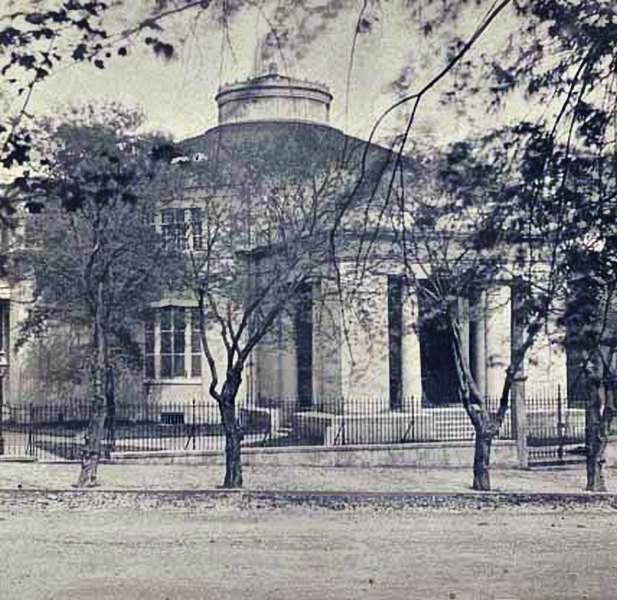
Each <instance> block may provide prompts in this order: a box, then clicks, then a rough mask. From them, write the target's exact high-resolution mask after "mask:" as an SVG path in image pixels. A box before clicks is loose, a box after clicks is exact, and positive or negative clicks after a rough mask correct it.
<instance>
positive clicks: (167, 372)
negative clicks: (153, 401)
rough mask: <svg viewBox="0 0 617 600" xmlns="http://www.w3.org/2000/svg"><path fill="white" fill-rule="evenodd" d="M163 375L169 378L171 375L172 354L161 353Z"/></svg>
mask: <svg viewBox="0 0 617 600" xmlns="http://www.w3.org/2000/svg"><path fill="white" fill-rule="evenodd" d="M161 377H162V378H164V379H165V378H167V379H168V378H169V377H171V355H170V354H162V355H161Z"/></svg>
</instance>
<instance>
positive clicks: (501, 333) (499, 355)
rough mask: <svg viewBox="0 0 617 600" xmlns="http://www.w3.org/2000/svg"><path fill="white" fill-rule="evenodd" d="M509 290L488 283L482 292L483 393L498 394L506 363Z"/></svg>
mask: <svg viewBox="0 0 617 600" xmlns="http://www.w3.org/2000/svg"><path fill="white" fill-rule="evenodd" d="M510 296H511V293H510V286H508V285H499V286H494V287H491V288H490V289H488V290H487V292H486V319H485V327H486V391H485V393H486V395H487V396H488V397H489V398H493V399H494V398H498V397H500V396H501V392H502V389H503V384H504V380H505V375H506V369H507V368H508V365H509V364H510V340H511V319H512V307H511V302H510V300H511V298H510Z"/></svg>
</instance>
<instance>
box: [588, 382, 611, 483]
mask: <svg viewBox="0 0 617 600" xmlns="http://www.w3.org/2000/svg"><path fill="white" fill-rule="evenodd" d="M588 386H589V388H590V389H589V392H588V395H587V403H586V407H585V429H586V431H585V438H586V440H585V442H586V443H585V445H586V449H587V487H586V489H587V491H589V492H606V482H605V481H604V463H605V458H604V452H605V450H606V444H607V443H608V427H607V426H606V423H605V419H604V418H603V417H604V415H603V411H602V405H603V402H602V392H601V390H600V389H599V386H598V385H594V383H589V382H588Z"/></svg>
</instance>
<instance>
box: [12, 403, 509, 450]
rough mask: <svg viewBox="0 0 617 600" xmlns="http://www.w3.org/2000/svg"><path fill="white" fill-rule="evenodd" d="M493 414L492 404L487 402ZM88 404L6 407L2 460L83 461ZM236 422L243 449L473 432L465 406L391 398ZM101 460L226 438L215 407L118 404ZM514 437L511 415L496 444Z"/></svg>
mask: <svg viewBox="0 0 617 600" xmlns="http://www.w3.org/2000/svg"><path fill="white" fill-rule="evenodd" d="M487 405H488V407H489V410H490V411H492V412H496V410H497V406H498V403H497V400H496V399H495V400H489V401H487ZM90 411H91V405H90V403H89V402H88V401H87V400H73V401H70V402H64V403H62V404H37V405H28V406H23V405H17V406H6V405H5V406H4V409H3V412H2V418H1V419H0V432H1V435H0V438H2V439H3V441H4V447H3V449H2V450H3V453H4V454H9V455H23V454H28V455H31V456H35V457H37V458H39V459H44V460H45V459H47V460H58V459H61V460H62V459H64V460H76V459H78V458H79V456H80V454H81V449H82V445H83V439H84V434H85V432H86V429H87V427H88V420H89V416H90ZM236 418H237V421H238V423H239V425H240V427H241V429H242V432H243V441H242V443H243V445H244V446H245V447H263V446H297V445H326V446H341V445H364V444H402V443H413V442H440V441H464V440H473V439H474V430H473V427H472V425H471V422H470V420H469V418H468V416H467V414H466V413H465V410H464V409H463V407H462V406H461V405H460V404H458V405H455V404H453V403H450V404H445V405H444V406H442V407H430V408H429V407H426V406H422V402H420V401H419V400H418V401H417V400H416V399H414V398H408V399H404V400H403V401H402V402H400V403H399V405H398V406H397V407H396V409H392V408H391V407H390V402H389V400H388V399H381V398H353V399H349V398H346V399H343V398H324V399H321V400H319V401H317V402H314V403H313V405H312V406H311V407H310V408H306V407H303V408H302V407H300V405H299V403H298V400H297V399H279V400H276V401H267V400H263V401H261V402H260V403H250V404H246V403H244V404H242V403H241V404H239V405H238V407H237V411H236ZM105 432H106V433H105V439H104V441H103V453H104V454H105V455H106V456H110V455H111V453H112V452H155V451H181V450H187V451H221V452H222V451H223V450H224V447H225V432H224V428H223V425H222V423H221V418H220V413H219V409H218V406H217V405H216V404H215V403H213V402H197V401H195V400H193V401H192V402H178V403H165V404H159V403H142V404H117V405H116V406H115V407H114V408H113V411H112V410H110V411H108V415H107V418H106V422H105ZM511 434H512V427H511V423H510V418H509V414H508V416H507V418H506V420H505V422H504V424H503V426H502V428H501V431H500V434H499V437H501V438H504V439H507V438H510V437H511Z"/></svg>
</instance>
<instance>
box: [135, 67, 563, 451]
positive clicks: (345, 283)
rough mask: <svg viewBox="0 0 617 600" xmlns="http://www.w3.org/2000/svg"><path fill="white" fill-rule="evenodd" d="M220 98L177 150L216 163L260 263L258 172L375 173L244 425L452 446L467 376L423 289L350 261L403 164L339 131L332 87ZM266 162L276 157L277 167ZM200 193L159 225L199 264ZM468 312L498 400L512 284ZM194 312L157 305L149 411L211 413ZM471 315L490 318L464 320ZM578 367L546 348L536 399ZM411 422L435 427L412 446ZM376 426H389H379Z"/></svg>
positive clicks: (254, 364)
mask: <svg viewBox="0 0 617 600" xmlns="http://www.w3.org/2000/svg"><path fill="white" fill-rule="evenodd" d="M215 100H216V102H217V104H218V125H217V126H216V127H214V128H212V129H210V130H208V131H206V132H205V133H204V134H202V135H199V136H197V137H194V138H191V139H188V140H185V141H184V142H181V143H180V145H179V146H180V148H181V150H182V154H183V160H185V161H190V162H191V163H192V164H194V165H195V166H196V168H197V166H198V165H199V164H202V165H204V166H205V165H208V169H207V172H208V173H209V175H208V177H210V178H211V182H210V184H211V187H212V188H213V189H216V193H217V194H219V195H224V196H227V197H228V198H229V201H230V202H235V203H237V205H238V207H240V208H239V210H238V213H237V214H238V220H237V231H236V235H237V236H238V237H239V239H240V238H241V239H242V242H241V243H240V245H242V244H244V246H245V248H244V250H246V252H247V256H249V260H251V259H250V254H251V251H252V250H254V249H255V248H257V247H258V246H259V247H263V245H264V243H266V242H264V240H263V239H260V235H261V234H260V232H259V231H257V229H258V227H257V226H256V225H255V223H256V222H258V220H259V219H258V215H259V214H260V213H259V211H260V208H261V207H260V197H259V194H254V193H252V190H251V189H250V187H251V186H250V182H251V181H253V180H252V179H251V178H252V177H255V176H256V173H257V174H258V175H259V176H260V177H262V178H263V177H265V178H267V179H268V180H269V181H270V182H272V181H276V178H277V177H288V176H289V173H290V172H293V173H295V174H298V177H300V176H301V177H304V178H306V180H307V181H310V178H311V173H313V171H315V170H317V169H329V168H335V167H333V165H335V166H336V168H338V167H340V165H343V168H342V169H343V170H346V172H350V170H351V168H353V169H355V170H356V172H357V171H358V170H359V169H361V170H362V172H363V177H362V178H361V181H360V183H359V184H357V185H356V188H355V189H354V190H353V191H354V197H355V200H354V203H353V205H352V206H351V207H350V208H351V210H350V211H349V212H348V213H347V214H346V216H345V218H344V219H342V222H341V224H340V227H339V231H340V232H341V235H340V236H339V237H340V239H341V240H342V241H340V242H337V244H338V246H337V247H338V260H339V263H338V264H339V267H338V269H337V268H335V267H334V268H333V266H332V265H328V264H324V265H322V267H320V271H319V273H315V274H314V276H312V277H311V278H310V282H308V283H306V284H304V286H303V298H304V300H303V301H301V302H294V303H291V304H290V307H289V308H288V309H286V310H285V311H284V313H283V314H282V315H281V316H280V317H279V318H278V319H277V321H276V323H275V324H274V325H273V327H272V328H271V330H270V331H269V333H268V334H267V335H266V336H265V337H264V339H263V340H262V341H260V343H259V344H257V346H256V347H255V348H254V349H253V351H252V353H251V356H250V359H249V361H248V364H247V367H246V369H245V372H244V374H243V382H242V388H241V390H240V393H239V397H238V401H239V404H240V406H241V411H242V413H243V415H244V417H243V418H245V419H249V420H250V419H252V418H260V417H263V416H265V417H266V418H268V419H269V420H270V424H271V427H272V429H273V430H274V431H275V432H276V430H277V429H280V430H281V431H290V430H293V429H294V428H299V429H302V431H304V432H307V431H310V432H312V435H313V436H314V438H315V439H316V440H318V441H320V442H321V443H326V444H328V443H338V442H337V435H338V434H337V432H339V431H340V424H341V423H342V422H344V421H345V422H347V423H352V422H353V423H354V424H355V425H354V428H353V431H354V432H355V433H353V434H350V433H349V432H350V431H351V429H349V428H348V429H347V435H348V436H349V435H352V437H354V439H353V440H350V439H348V440H347V443H350V442H358V443H365V442H385V443H387V442H391V441H401V439H405V436H407V437H408V438H409V439H414V440H415V441H420V440H421V438H423V437H424V438H425V439H435V438H436V437H440V438H443V436H444V435H446V434H447V431H448V422H449V421H450V420H451V419H452V418H453V415H459V416H460V413H461V412H462V411H463V408H462V406H461V405H460V404H458V403H457V401H456V379H455V376H456V374H455V371H454V369H455V365H454V362H453V357H452V354H451V352H452V350H451V344H450V342H449V339H448V338H447V335H446V334H445V333H444V332H442V331H439V330H437V329H435V330H431V329H430V327H428V326H419V322H418V314H419V313H420V312H421V311H422V310H423V307H422V305H421V303H422V300H421V299H420V298H419V296H418V295H417V294H415V293H414V291H413V290H407V289H404V283H403V278H402V277H401V273H402V266H401V265H400V264H397V260H396V258H395V257H394V255H393V254H392V253H390V254H389V253H388V252H387V251H386V250H383V251H377V253H376V254H375V253H374V254H372V255H371V257H372V258H370V259H369V263H370V264H369V265H368V268H365V269H364V272H363V275H362V277H360V278H358V274H357V273H358V271H357V268H356V269H354V268H352V262H353V261H352V257H353V256H357V253H356V250H357V249H358V247H359V246H362V244H363V243H364V242H363V239H364V238H365V237H366V229H365V228H364V229H363V227H362V225H366V224H367V223H371V222H372V221H371V219H372V216H371V215H373V216H375V215H379V214H380V212H381V211H382V210H383V209H384V206H385V205H384V203H383V202H384V201H383V200H380V199H379V198H380V194H381V196H384V194H385V186H387V185H388V177H384V176H383V175H384V173H389V172H391V169H392V165H391V161H392V154H391V152H390V151H389V150H388V149H386V148H384V147H381V146H379V145H377V144H373V143H371V144H369V143H368V142H366V141H365V140H360V139H357V138H355V137H351V136H348V135H346V134H345V133H344V132H342V131H340V130H338V129H336V128H334V127H332V126H331V125H330V124H329V114H330V107H331V104H332V102H333V96H332V94H331V93H330V91H329V90H328V88H327V87H326V86H325V85H323V84H320V83H315V82H309V81H305V80H300V79H295V78H292V77H288V76H285V75H281V74H278V73H277V72H276V71H275V70H271V72H269V73H268V74H265V75H262V76H259V77H254V78H251V79H247V80H246V81H240V82H234V83H230V84H228V85H224V86H222V87H221V88H220V90H219V92H218V94H217V95H216V98H215ZM267 154H271V156H270V157H269V159H268V160H266V159H265V158H264V156H265V155H267ZM272 157H274V158H272ZM402 160H403V161H404V163H403V169H404V170H405V172H406V175H405V176H406V177H408V178H410V179H411V180H413V178H414V177H416V175H415V174H414V169H416V166H415V165H414V163H413V160H411V159H408V158H405V159H402ZM213 165H214V166H215V168H214V169H213ZM343 180H344V178H342V179H341V181H343ZM418 181H421V179H418ZM201 193H202V191H201V190H200V189H199V186H197V189H194V190H193V191H192V192H190V191H187V189H184V190H183V192H182V194H179V195H178V197H176V198H172V199H170V200H166V201H165V202H163V203H162V207H161V211H160V216H159V219H160V220H159V224H160V227H161V228H162V231H163V233H164V235H165V237H166V239H168V240H169V243H175V244H178V245H179V246H180V247H186V246H183V245H188V247H190V248H191V249H192V250H194V251H196V252H198V251H200V250H201V249H202V248H203V245H204V227H205V217H204V213H203V208H202V205H201V204H200V203H201V202H202V200H200V198H201V196H200V194H201ZM345 197H347V196H345ZM341 201H344V200H341ZM332 214H333V215H334V214H336V211H334V212H333V213H332ZM350 215H351V216H350ZM363 215H364V217H363ZM366 215H368V217H367V216H366ZM362 218H364V219H365V220H364V221H362ZM367 219H368V220H367ZM386 229H387V228H385V229H384V228H383V226H382V233H381V234H380V236H379V240H377V242H376V247H377V248H382V249H383V248H385V247H386V246H387V245H388V243H390V242H388V234H387V231H386ZM186 231H189V232H190V234H189V235H188V238H189V239H188V240H187V239H186V237H187V236H185V235H184V234H185V232H186ZM262 233H263V232H262ZM384 240H385V242H384ZM326 243H327V239H326V238H324V244H326ZM373 257H374V258H373ZM352 272H353V273H354V274H353V276H352V275H351V273H352ZM419 272H420V271H419ZM419 277H420V276H418V278H419ZM351 288H353V289H354V290H355V293H354V294H352V295H353V298H354V300H353V303H355V304H353V306H352V304H346V301H345V299H344V297H345V294H344V293H343V294H342V295H341V294H338V293H337V291H339V292H340V291H341V290H350V289H351ZM363 299H364V300H363ZM362 302H365V305H364V306H362ZM459 304H460V320H461V327H462V329H463V335H464V348H463V350H464V352H466V353H467V355H468V359H469V363H470V365H471V368H472V370H473V374H474V377H475V379H476V380H477V382H478V386H479V388H480V390H481V392H482V393H484V394H485V395H487V396H493V397H496V396H498V395H499V394H500V392H501V388H502V385H503V378H504V370H505V368H506V367H507V365H508V363H509V360H510V355H511V352H512V347H513V343H515V341H516V340H513V332H514V335H515V328H514V327H513V322H512V321H513V320H512V308H511V304H512V290H511V287H510V285H509V283H508V282H507V281H505V280H504V282H503V284H500V285H499V286H493V287H491V288H490V289H483V290H479V291H478V293H477V294H476V295H475V297H474V299H473V301H469V300H463V299H461V300H460V303H459ZM472 305H473V306H472ZM195 307H196V303H195V300H194V298H191V297H190V296H181V295H180V296H178V297H174V298H163V299H161V301H160V302H159V303H157V305H156V306H154V307H153V309H154V310H153V312H152V318H151V319H150V320H149V321H148V322H147V324H146V331H145V356H146V372H145V382H146V385H145V387H146V393H147V395H148V399H149V400H151V401H154V402H160V403H161V404H162V405H165V404H166V403H169V402H175V403H181V404H184V405H185V406H187V410H189V409H188V407H189V405H190V402H191V400H192V399H197V400H199V401H202V402H206V401H210V402H213V401H212V400H210V399H209V395H208V387H209V383H210V375H209V370H208V365H207V363H206V360H205V357H204V356H203V353H202V352H201V349H200V343H199V336H198V332H197V329H196V324H197V320H196V319H197V317H196V315H195ZM472 309H473V311H474V312H475V314H477V315H479V317H478V318H474V319H473V320H472V319H466V317H465V315H468V314H469V313H470V311H471V310H472ZM367 314H368V315H369V317H368V318H366V315H367ZM216 337H217V336H216V335H214V337H213V340H212V347H213V352H214V353H215V354H216V355H217V356H218V357H221V356H223V354H222V353H223V352H224V348H223V347H222V345H221V343H220V340H217V339H216ZM566 363H567V361H566V355H565V352H564V351H563V350H561V349H560V348H559V347H558V345H555V344H551V343H549V340H548V338H547V337H546V336H544V337H542V336H541V339H539V340H538V342H537V344H536V345H535V347H534V349H533V350H532V352H530V353H529V357H528V359H527V361H526V365H525V375H526V378H527V383H526V388H525V391H526V393H528V394H534V393H537V392H540V391H542V390H546V389H548V388H551V389H554V388H555V387H556V386H557V385H558V384H562V385H563V389H564V390H565V389H566V388H567V364H566ZM220 364H221V365H224V364H225V362H224V360H221V361H220ZM410 413H413V415H414V423H415V425H414V426H415V427H417V426H418V423H421V422H422V419H423V417H424V416H425V415H428V416H430V419H429V418H428V416H427V423H429V422H430V427H429V426H428V425H427V427H424V428H422V427H419V428H418V429H417V432H416V433H415V434H413V435H412V434H410V432H409V431H408V423H409V419H408V415H409V414H410ZM376 415H377V417H378V419H380V420H381V422H382V425H383V423H385V424H386V425H387V426H380V427H378V428H375V427H374V426H373V425H370V423H373V424H374V423H375V419H376ZM172 417H173V416H172ZM170 418H171V417H170ZM431 428H432V429H431ZM435 428H438V429H439V430H440V432H441V433H440V434H439V436H437V434H436V431H435V430H434V429H435ZM469 428H470V430H471V424H469ZM444 432H445V433H444ZM459 433H460V432H459ZM446 437H447V435H446Z"/></svg>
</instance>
